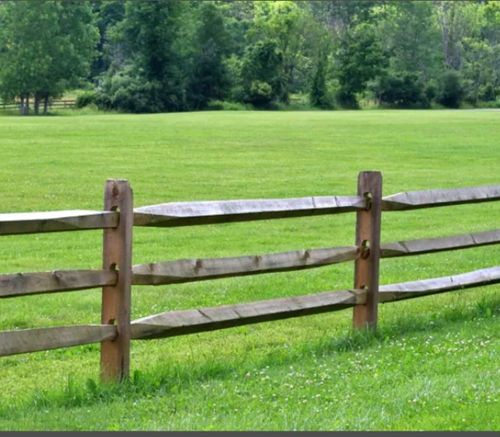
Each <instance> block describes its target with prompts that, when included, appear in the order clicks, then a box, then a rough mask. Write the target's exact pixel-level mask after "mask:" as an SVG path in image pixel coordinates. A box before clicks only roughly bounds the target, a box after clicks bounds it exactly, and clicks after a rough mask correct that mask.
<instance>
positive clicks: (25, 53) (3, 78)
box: [0, 0, 98, 114]
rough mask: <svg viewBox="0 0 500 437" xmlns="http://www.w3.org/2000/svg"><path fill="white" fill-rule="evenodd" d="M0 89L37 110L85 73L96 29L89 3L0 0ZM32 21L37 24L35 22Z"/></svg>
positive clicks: (26, 108) (24, 111)
mask: <svg viewBox="0 0 500 437" xmlns="http://www.w3.org/2000/svg"><path fill="white" fill-rule="evenodd" d="M0 20H1V24H2V31H1V32H0V47H1V49H0V63H1V65H2V69H1V70H0V92H1V94H2V96H3V97H4V98H7V99H8V98H14V97H19V98H20V99H21V113H22V114H27V113H28V112H29V108H30V106H29V105H30V98H31V97H33V98H34V106H35V112H36V113H38V110H39V104H40V102H41V101H42V100H43V102H44V113H46V112H47V108H48V101H49V98H51V97H56V96H58V95H60V94H62V93H63V91H64V90H65V89H67V88H69V87H74V86H77V85H78V83H79V80H80V79H82V78H84V77H86V76H87V75H88V72H89V69H90V64H91V62H92V57H93V54H94V50H95V46H96V43H97V38H98V33H97V28H96V26H95V24H94V16H93V14H92V10H91V7H90V4H87V3H81V2H76V1H71V0H64V1H55V0H40V1H37V2H19V1H5V2H3V3H1V4H0ZM33 23H36V26H35V25H33Z"/></svg>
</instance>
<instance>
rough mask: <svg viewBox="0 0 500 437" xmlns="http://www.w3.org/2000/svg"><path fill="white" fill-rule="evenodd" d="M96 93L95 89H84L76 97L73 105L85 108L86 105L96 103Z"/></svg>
mask: <svg viewBox="0 0 500 437" xmlns="http://www.w3.org/2000/svg"><path fill="white" fill-rule="evenodd" d="M96 98H97V95H96V93H95V91H84V92H82V93H80V94H78V96H77V97H76V102H75V106H76V107H77V108H85V107H86V106H89V105H93V104H95V103H96Z"/></svg>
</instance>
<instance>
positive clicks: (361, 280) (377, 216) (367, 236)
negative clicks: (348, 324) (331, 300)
mask: <svg viewBox="0 0 500 437" xmlns="http://www.w3.org/2000/svg"><path fill="white" fill-rule="evenodd" d="M358 196H363V197H365V198H367V199H369V201H368V205H367V208H366V209H364V210H359V211H357V212H356V239H355V243H356V247H358V249H359V254H358V256H357V257H356V261H355V264H354V288H356V289H363V288H364V289H366V290H367V295H366V303H364V304H359V305H356V306H355V307H354V310H353V326H354V328H357V329H365V328H369V329H375V328H376V327H377V317H378V285H379V264H380V228H381V223H382V217H381V212H382V210H381V199H382V174H381V173H380V172H376V171H365V172H361V173H360V174H359V176H358Z"/></svg>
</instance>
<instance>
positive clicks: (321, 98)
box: [309, 54, 332, 109]
mask: <svg viewBox="0 0 500 437" xmlns="http://www.w3.org/2000/svg"><path fill="white" fill-rule="evenodd" d="M326 63H327V58H326V56H325V55H324V54H321V55H320V56H319V57H318V60H317V67H316V73H315V74H314V78H313V81H312V85H311V91H310V93H309V101H310V102H311V105H313V106H316V107H318V108H323V109H327V108H331V106H332V105H331V102H330V99H329V97H328V89H327V86H326Z"/></svg>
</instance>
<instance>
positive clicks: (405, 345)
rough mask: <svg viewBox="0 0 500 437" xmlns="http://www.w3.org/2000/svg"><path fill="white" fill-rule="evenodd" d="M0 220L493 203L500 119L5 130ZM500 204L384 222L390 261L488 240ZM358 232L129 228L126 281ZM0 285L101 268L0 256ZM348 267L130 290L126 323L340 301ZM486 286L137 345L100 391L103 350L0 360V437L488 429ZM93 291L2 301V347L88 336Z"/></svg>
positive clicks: (57, 256) (413, 268)
mask: <svg viewBox="0 0 500 437" xmlns="http://www.w3.org/2000/svg"><path fill="white" fill-rule="evenodd" d="M0 157H1V158H0V198H1V203H0V205H1V206H0V212H14V211H44V210H57V209H100V208H101V207H102V198H103V187H104V182H105V180H106V179H107V178H126V179H128V180H129V181H130V182H131V185H132V187H133V189H134V197H135V199H134V200H135V205H136V206H144V205H150V204H155V203H162V202H168V201H188V200H212V199H238V198H247V199H248V198H281V197H301V196H310V195H352V194H355V190H356V178H357V174H358V172H359V171H362V170H380V171H382V172H383V176H384V193H385V194H393V193H396V192H399V191H408V190H420V189H431V188H452V187H456V188H458V187H467V186H477V185H490V184H500V111H494V110H490V111H489V110H481V111H478V110H470V111H467V110H464V111H444V110H443V111H437V110H436V111H333V112H201V113H181V114H157V115H113V114H109V115H75V116H70V115H66V116H51V117H29V118H21V117H14V116H4V117H0ZM499 219H500V202H497V203H483V204H476V205H463V206H454V207H447V208H434V209H428V210H419V211H411V212H392V213H385V214H384V216H383V223H382V228H383V231H382V237H383V238H382V239H383V241H384V242H391V241H396V240H401V239H409V238H424V237H435V236H444V235H453V234H459V233H466V232H473V231H486V230H492V229H497V228H499V224H500V220H499ZM353 241H354V214H344V215H336V216H322V217H311V218H295V219H283V220H273V221H260V222H249V223H237V224H236V223H235V224H224V225H210V226H193V227H185V228H178V229H175V228H172V229H147V228H134V260H133V262H134V263H135V264H137V263H145V262H153V261H160V260H169V259H177V258H188V257H189V258H191V257H216V256H236V255H245V254H263V253H270V252H279V251H286V250H293V249H305V248H314V247H330V246H341V245H351V244H353ZM0 244H1V246H0V260H1V268H0V271H1V272H2V273H15V272H30V271H46V270H54V269H70V268H72V269H74V268H99V267H100V264H101V244H102V234H101V232H99V231H85V232H75V233H73V232H70V233H56V234H43V235H42V234H39V235H27V236H6V237H1V238H0ZM499 264H500V247H499V246H489V247H483V248H475V249H467V250H462V251H455V252H444V253H440V254H434V255H423V256H417V257H410V258H401V259H390V260H383V261H382V263H381V283H382V284H388V283H394V282H402V281H406V280H414V279H423V278H431V277H438V276H444V275H449V274H455V273H462V272H467V271H471V270H475V269H479V268H484V267H490V266H495V265H499ZM352 278H353V264H352V263H345V264H341V265H336V266H330V267H323V268H319V269H311V270H306V271H298V272H291V273H276V274H268V275H258V276H250V277H243V278H230V279H221V280H213V281H205V282H200V283H193V284H181V285H171V286H158V287H134V288H133V311H132V312H133V314H132V317H133V318H138V317H142V316H146V315H149V314H155V313H159V312H162V311H166V310H174V309H189V308H196V307H203V306H215V305H220V304H230V303H238V302H250V301H253V300H262V299H269V298H274V297H285V296H293V295H303V294H308V293H314V292H320V291H326V290H337V289H343V288H349V287H352ZM499 292H500V286H498V285H495V286H489V287H481V288H476V289H470V290H464V291H459V292H452V293H445V294H441V295H437V296H429V297H424V298H420V299H414V300H408V301H404V302H398V303H390V304H386V305H381V306H380V310H379V315H380V317H379V330H378V332H377V334H376V335H358V334H356V333H353V332H352V330H351V318H352V311H351V310H344V311H340V312H336V313H332V314H323V315H316V316H308V317H303V318H296V319H289V320H285V321H278V322H268V323H262V324H256V325H249V326H245V327H240V328H231V329H227V330H221V331H216V332H210V333H203V334H194V335H189V336H185V337H177V338H173V339H164V340H152V341H138V342H134V343H133V344H132V357H131V362H132V369H131V374H132V375H131V380H130V382H128V383H127V384H124V385H122V386H119V387H105V386H104V387H103V386H101V385H100V384H99V382H98V373H99V345H88V346H80V347H73V348H67V349H59V350H54V351H47V352H37V353H33V354H24V355H17V356H11V357H3V358H0V387H1V390H0V429H2V430H141V429H144V430H435V429H436V430H475V429H481V430H499V429H500V416H499V415H498V411H499V409H500V405H499V391H500V390H499V389H500V366H499V365H498V363H499V362H500V341H499V332H500V323H499V321H498V316H499V314H500V294H499ZM99 321H100V291H99V290H90V291H80V292H71V293H58V294H53V295H43V296H29V297H23V298H16V299H4V300H2V301H1V302H0V329H2V330H10V329H22V328H29V327H47V326H60V325H71V324H80V323H99Z"/></svg>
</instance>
